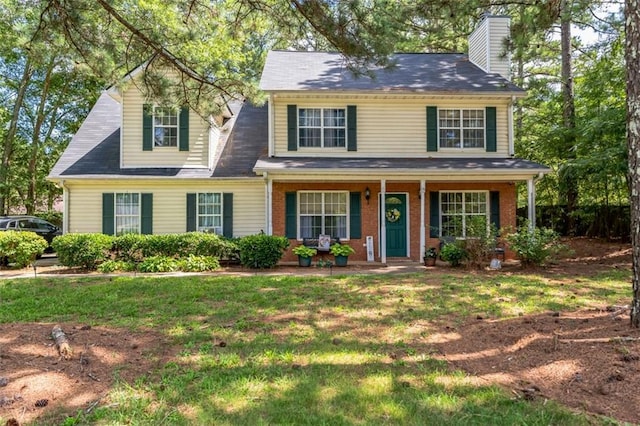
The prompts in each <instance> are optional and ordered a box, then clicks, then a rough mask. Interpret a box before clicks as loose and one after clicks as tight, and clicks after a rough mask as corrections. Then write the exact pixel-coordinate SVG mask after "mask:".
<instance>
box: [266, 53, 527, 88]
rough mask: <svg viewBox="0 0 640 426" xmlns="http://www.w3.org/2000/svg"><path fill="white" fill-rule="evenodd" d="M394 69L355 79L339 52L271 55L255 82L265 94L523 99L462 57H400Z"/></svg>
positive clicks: (504, 82) (508, 85) (395, 59)
mask: <svg viewBox="0 0 640 426" xmlns="http://www.w3.org/2000/svg"><path fill="white" fill-rule="evenodd" d="M392 60H393V62H394V63H395V66H394V67H393V68H391V69H389V70H385V69H378V70H375V71H374V76H375V78H374V79H371V78H369V77H366V76H362V77H354V75H353V73H352V72H351V71H349V70H348V69H347V68H346V66H345V61H344V59H343V57H342V56H341V55H340V54H339V53H330V52H298V51H271V52H269V54H268V55H267V60H266V64H265V67H264V71H263V73H262V79H261V80H260V88H261V89H262V90H266V91H278V90H283V91H296V90H339V91H382V92H384V91H390V92H393V91H409V92H431V91H432V92H469V93H473V92H475V93H478V92H480V93H485V92H489V93H493V94H524V90H522V89H520V88H519V87H517V86H516V85H514V84H512V83H510V82H509V81H508V80H506V79H505V78H503V77H501V76H500V75H498V74H488V73H486V72H484V71H483V70H481V69H480V68H478V67H477V66H476V65H474V64H473V63H472V62H470V61H469V57H468V56H467V55H465V54H462V53H402V54H396V55H393V57H392Z"/></svg>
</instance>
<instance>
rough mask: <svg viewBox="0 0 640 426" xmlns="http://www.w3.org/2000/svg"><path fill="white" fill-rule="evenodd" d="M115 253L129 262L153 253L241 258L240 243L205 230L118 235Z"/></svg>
mask: <svg viewBox="0 0 640 426" xmlns="http://www.w3.org/2000/svg"><path fill="white" fill-rule="evenodd" d="M113 246H114V250H115V253H114V256H115V258H116V259H121V260H126V261H131V262H134V261H140V260H141V259H143V258H145V257H149V256H167V257H187V256H189V255H197V256H213V257H217V258H225V259H233V258H237V257H238V256H237V252H238V247H237V245H236V244H235V243H234V242H232V241H231V240H228V239H226V238H224V237H221V236H219V235H216V234H208V233H204V232H187V233H185V234H163V235H140V234H126V235H121V236H119V237H116V239H115V242H114V245H113Z"/></svg>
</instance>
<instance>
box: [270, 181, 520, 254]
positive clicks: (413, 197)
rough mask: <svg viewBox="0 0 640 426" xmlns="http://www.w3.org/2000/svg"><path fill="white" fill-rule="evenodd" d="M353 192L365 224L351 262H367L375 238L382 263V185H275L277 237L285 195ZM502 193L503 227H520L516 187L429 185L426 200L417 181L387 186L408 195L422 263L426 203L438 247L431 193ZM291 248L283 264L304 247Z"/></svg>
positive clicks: (432, 243) (413, 244)
mask: <svg viewBox="0 0 640 426" xmlns="http://www.w3.org/2000/svg"><path fill="white" fill-rule="evenodd" d="M367 187H368V188H369V190H370V191H371V198H370V199H369V201H368V202H367V201H366V200H365V197H364V193H365V189H366V188H367ZM302 190H304V191H349V192H360V193H361V197H362V198H361V223H362V233H361V235H362V238H359V239H351V240H350V241H349V245H351V246H352V247H353V248H354V249H355V251H356V252H355V254H353V255H352V256H351V257H350V259H352V260H354V261H366V259H367V254H366V246H365V241H366V240H365V237H366V236H373V241H374V254H375V260H376V261H380V252H379V237H380V235H379V227H380V224H379V218H378V210H379V202H378V199H379V193H380V183H379V182H365V181H363V182H345V183H340V182H274V183H273V192H272V197H273V198H272V206H273V207H272V212H273V216H272V217H273V234H274V235H285V193H287V192H296V191H302ZM455 190H459V191H463V190H464V191H474V190H482V191H499V192H500V224H501V226H502V227H507V226H512V227H515V226H516V187H515V185H514V184H513V183H505V182H495V183H493V182H484V183H482V182H452V183H445V182H433V183H431V182H427V185H426V196H425V200H421V199H420V183H419V182H417V181H407V182H397V181H394V182H387V184H386V192H387V193H404V194H406V195H407V199H408V208H407V212H408V214H409V220H408V225H409V227H410V233H409V241H408V244H409V252H410V256H409V257H410V259H412V260H414V261H421V259H420V203H421V202H424V203H425V210H424V214H425V226H426V233H425V235H426V246H427V247H438V245H439V240H438V239H437V238H429V232H428V230H429V226H430V225H429V208H430V206H429V196H428V194H429V192H430V191H455ZM290 243H291V247H290V249H289V250H288V251H287V253H286V254H285V256H284V258H283V261H295V260H296V256H295V255H293V254H292V253H291V248H293V247H295V246H296V245H298V244H300V241H296V240H295V239H291V240H290Z"/></svg>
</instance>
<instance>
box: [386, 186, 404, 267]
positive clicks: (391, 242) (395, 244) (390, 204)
mask: <svg viewBox="0 0 640 426" xmlns="http://www.w3.org/2000/svg"><path fill="white" fill-rule="evenodd" d="M383 219H384V221H385V225H386V227H387V234H386V235H387V256H389V257H405V256H407V195H406V194H386V196H385V202H384V217H383Z"/></svg>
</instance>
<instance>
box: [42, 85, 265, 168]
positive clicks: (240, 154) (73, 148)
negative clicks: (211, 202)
mask: <svg viewBox="0 0 640 426" xmlns="http://www.w3.org/2000/svg"><path fill="white" fill-rule="evenodd" d="M120 111H121V106H120V104H119V103H118V102H116V101H115V100H113V99H112V98H111V97H110V96H109V95H108V94H107V93H106V92H105V93H103V94H102V95H101V96H100V98H99V99H98V101H97V102H96V104H95V105H94V107H93V108H92V109H91V111H90V112H89V115H88V116H87V118H86V119H85V121H84V122H83V124H82V126H81V127H80V129H79V130H78V132H77V133H76V134H75V135H74V136H73V138H72V139H71V142H70V143H69V146H68V147H67V149H66V150H65V151H64V153H63V154H62V156H61V157H60V159H59V160H58V162H57V163H56V164H55V166H54V167H53V169H52V170H51V173H49V177H50V178H53V179H64V178H71V177H74V178H113V179H118V178H134V177H179V178H187V179H188V178H212V177H213V178H235V177H255V173H253V166H254V165H255V163H256V160H257V159H258V158H259V157H260V155H261V154H263V151H265V150H266V147H267V135H268V132H267V112H266V107H262V108H256V107H254V106H251V105H244V106H243V107H242V109H241V110H240V113H239V114H238V116H237V117H236V118H235V121H236V122H235V124H233V128H232V130H231V131H230V134H229V136H228V137H227V138H226V139H225V140H224V142H225V146H224V147H223V149H222V152H221V155H220V158H219V160H218V162H217V164H216V166H215V168H214V169H213V170H209V169H206V168H203V169H194V168H177V167H156V168H127V169H123V168H120V119H121V116H120ZM230 124H232V123H230Z"/></svg>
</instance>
